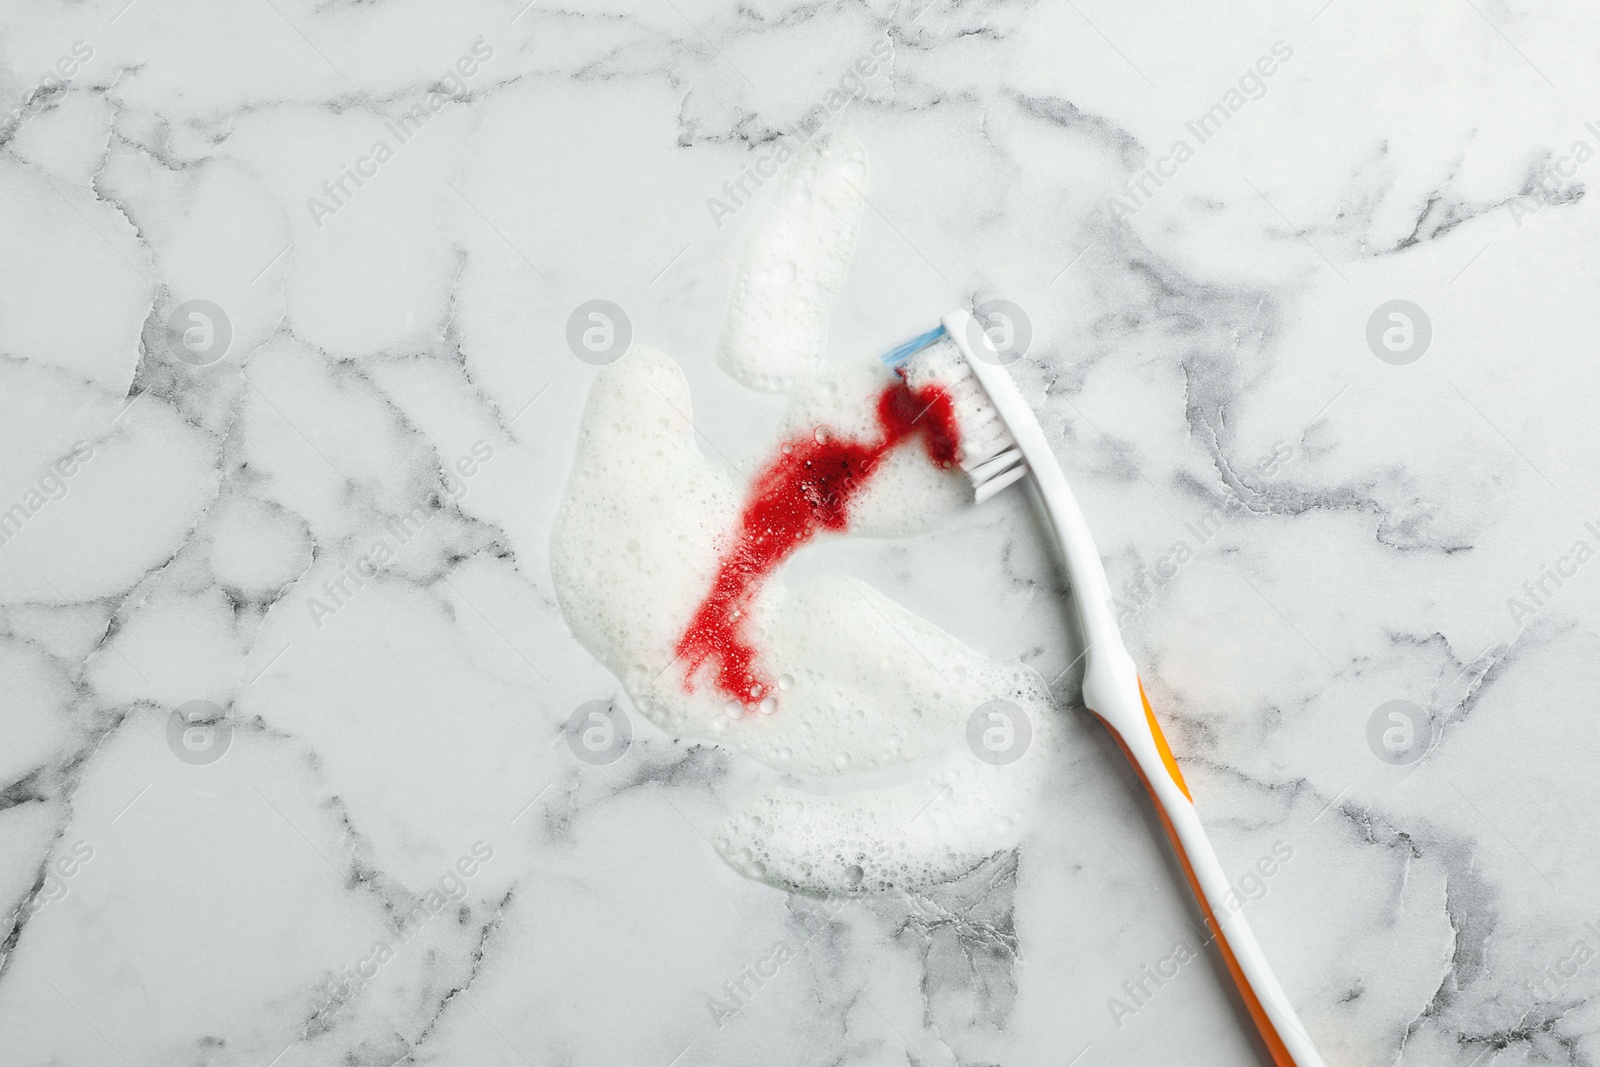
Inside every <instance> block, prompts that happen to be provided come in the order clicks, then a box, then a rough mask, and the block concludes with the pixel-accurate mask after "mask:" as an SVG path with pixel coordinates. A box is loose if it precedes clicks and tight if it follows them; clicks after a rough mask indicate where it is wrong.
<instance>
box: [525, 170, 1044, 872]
mask: <svg viewBox="0 0 1600 1067" xmlns="http://www.w3.org/2000/svg"><path fill="white" fill-rule="evenodd" d="M862 158H863V157H862V153H861V150H860V148H859V146H857V145H855V144H854V143H853V142H843V143H841V142H838V141H836V142H835V143H834V144H833V145H832V146H828V147H825V148H824V149H823V150H821V151H818V152H816V153H814V154H811V155H809V156H803V157H801V158H798V159H796V161H795V162H794V163H793V164H792V169H793V173H792V175H791V178H790V180H789V184H788V185H787V186H786V187H785V188H783V189H781V190H779V191H778V192H779V195H778V197H777V199H776V204H775V207H774V212H773V215H772V216H771V217H770V218H769V219H767V220H766V221H765V222H763V223H762V224H761V225H760V226H759V227H758V228H757V230H756V232H755V233H754V235H753V236H752V238H751V242H750V247H749V249H748V251H747V254H746V257H745V260H744V264H743V267H742V270H741V275H740V279H739V282H738V285H737V287H736V295H735V298H734V301H733V307H732V310H731V312H730V316H729V321H728V323H727V326H726V329H725V330H724V334H723V347H722V353H721V362H722V365H723V366H724V368H725V369H727V370H728V371H729V373H731V374H733V375H734V376H735V377H736V378H738V379H739V380H740V381H742V382H744V383H745V384H747V385H749V386H751V387H753V388H760V389H771V390H777V391H781V392H784V393H786V394H787V395H788V396H789V398H790V407H789V411H788V413H787V415H786V417H785V422H784V425H783V426H782V427H780V428H779V432H778V435H777V436H776V437H775V438H774V444H773V446H772V448H773V450H775V449H776V447H777V441H778V440H780V439H782V438H783V437H787V436H788V435H790V434H793V433H798V432H811V431H812V430H813V429H814V428H815V427H817V426H828V427H833V428H834V429H835V430H836V431H837V432H844V433H851V434H857V435H862V436H869V435H874V434H875V433H876V428H875V425H874V423H873V421H872V404H873V402H874V401H875V399H876V396H877V394H878V393H879V391H881V389H882V388H883V387H884V385H886V384H887V383H888V381H889V380H890V379H889V378H888V375H887V372H886V371H885V370H884V369H883V368H882V367H881V366H880V365H879V364H878V363H877V362H876V360H874V359H873V358H872V357H871V355H870V354H867V353H863V354H862V355H861V356H858V357H855V358H853V359H850V360H843V361H838V362H837V363H830V362H827V361H825V360H824V359H823V356H822V353H823V338H824V336H825V334H826V330H827V317H828V316H827V309H828V307H829V306H830V304H831V302H832V299H833V297H834V295H835V294H836V293H837V291H838V288H839V286H840V285H841V284H842V283H843V279H844V276H845V273H846V270H847V267H848V261H849V257H850V254H851V251H852V248H853V244H854V239H855V231H856V227H857V225H858V224H859V219H860V210H861V205H860V197H859V194H858V193H857V192H856V190H855V188H854V187H853V186H852V185H851V183H850V181H848V180H847V178H846V173H847V172H846V169H845V168H846V167H848V166H849V165H850V164H852V163H854V164H857V165H858V166H859V164H860V162H861V161H862ZM856 173H858V174H859V169H858V170H857V172H856ZM775 265H792V266H793V270H792V271H791V270H788V269H787V268H786V269H784V270H781V271H780V270H777V269H775ZM692 417H693V410H692V404H691V399H690V397H689V393H688V387H687V384H686V382H685V379H684V376H683V373H682V371H681V370H680V369H679V367H678V366H677V364H676V363H674V362H673V361H672V360H671V359H669V358H668V357H667V356H665V355H663V354H661V353H659V352H656V351H654V350H651V349H648V348H644V347H637V348H636V349H635V350H634V351H632V352H630V353H629V354H628V355H627V356H626V357H624V358H623V359H622V360H620V361H618V362H617V363H615V364H612V365H611V366H610V367H607V368H605V369H604V370H603V371H601V372H600V374H599V376H598V377H597V379H596V381H595V384H594V387H593V389H592V391H591V393H590V396H589V400H588V403H587V406H586V408H585V410H584V415H583V420H582V425H581V428H580V431H579V443H578V453H577V459H576V461H575V464H574V468H573V472H572V477H571V480H570V482H569V484H568V487H567V491H566V494H565V497H564V498H563V501H562V505H561V510H560V513H559V515H558V516H557V519H556V523H555V528H554V530H553V534H552V539H551V569H552V572H553V574H554V577H555V584H556V591H557V595H558V598H559V600H560V603H561V606H562V610H563V612H564V613H565V616H566V618H567V621H568V624H569V625H570V626H571V628H572V630H573V633H574V634H575V635H576V636H577V637H578V639H579V640H580V641H581V642H582V643H583V644H584V646H585V647H586V648H588V649H589V650H590V651H591V652H592V653H593V654H594V655H595V656H596V657H597V658H598V659H599V660H601V662H603V663H604V664H606V666H607V667H609V668H610V669H611V670H612V671H613V672H614V673H615V674H616V675H617V676H618V678H620V679H621V680H622V683H623V685H624V688H625V689H626V691H627V693H628V695H629V696H630V697H631V698H632V700H633V702H634V705H635V707H637V708H638V710H639V711H641V712H642V713H643V714H645V715H646V716H648V717H649V718H650V719H651V720H652V721H654V722H655V723H656V724H657V725H659V726H661V727H662V728H663V729H665V730H668V731H670V732H672V733H674V734H677V735H678V736H681V737H685V738H695V739H701V740H710V741H714V742H716V743H717V744H720V745H724V746H727V747H728V748H730V749H733V750H735V751H738V752H740V753H743V754H744V755H746V756H748V757H749V758H751V759H754V760H757V761H759V762H760V763H762V764H765V765H766V766H768V767H770V768H773V769H775V770H779V771H784V772H788V773H791V774H795V775H799V776H807V777H810V778H837V777H838V776H845V775H852V774H860V773H863V772H871V771H875V770H878V769H882V768H886V767H894V766H905V765H908V764H917V766H918V768H919V773H918V775H917V776H916V777H915V778H914V779H913V780H912V781H910V782H907V783H903V784H899V785H893V786H887V787H878V788H871V789H866V790H862V791H859V792H840V791H831V792H830V795H815V794H812V793H808V792H805V791H802V790H797V789H777V790H774V791H772V792H769V793H767V794H766V795H763V796H761V797H759V798H757V799H755V800H754V801H753V802H751V803H750V804H748V805H747V806H746V807H745V808H744V809H743V810H742V811H740V812H739V813H738V814H736V815H735V816H734V817H732V818H730V819H729V820H728V822H727V823H726V824H725V825H724V826H723V827H722V828H721V830H720V831H719V832H718V833H717V835H716V844H717V847H718V848H719V850H721V851H722V853H723V854H724V855H725V856H726V857H727V858H728V860H729V862H730V863H732V864H734V865H735V866H736V867H738V868H739V869H741V870H743V871H745V872H746V873H747V874H749V875H751V876H753V877H758V878H762V879H765V880H767V881H769V882H772V883H773V884H776V885H780V886H783V887H786V888H794V889H801V890H806V891H813V892H841V893H850V892H863V891H870V890H875V889H887V888H915V887H918V886H924V885H927V884H929V883H932V882H937V881H940V880H943V879H947V878H950V877H953V876H955V875H958V874H960V873H961V872H963V871H965V870H967V869H969V868H970V867H971V866H972V865H973V864H975V863H977V862H979V861H980V860H981V859H983V858H984V857H985V856H988V855H991V854H993V853H994V852H996V851H999V850H1002V849H1005V848H1009V847H1012V846H1013V845H1015V843H1016V842H1017V840H1018V838H1019V835H1020V833H1021V832H1022V827H1023V824H1024V821H1025V815H1026V812H1027V810H1028V809H1029V807H1030V804H1029V801H1028V798H1029V796H1030V795H1031V793H1032V791H1033V790H1034V789H1035V788H1036V786H1037V784H1038V782H1039V781H1040V779H1041V777H1042V773H1043V770H1044V767H1045V766H1046V764H1047V763H1048V751H1049V749H1050V747H1051V746H1050V744H1049V739H1050V738H1051V737H1053V736H1054V730H1053V729H1052V723H1053V709H1052V707H1051V703H1050V700H1049V697H1048V695H1047V693H1046V690H1045V687H1044V685H1043V684H1042V682H1041V681H1040V680H1039V679H1038V677H1037V676H1036V675H1034V674H1033V672H1031V671H1029V670H1026V669H1025V668H1020V667H1018V666H1016V665H1015V664H1003V663H996V662H993V661H990V660H988V659H986V658H985V657H983V656H981V655H979V654H978V653H976V652H975V651H973V650H972V649H970V648H967V647H966V646H964V645H962V644H961V643H960V642H958V641H956V640H955V639H954V638H952V637H951V636H950V635H948V634H946V633H944V632H943V631H941V630H939V629H938V628H937V627H934V626H932V625H931V624H929V623H927V622H925V621H924V620H922V619H920V618H918V617H917V616H915V615H912V614H911V613H909V612H907V611H906V610H905V609H903V608H901V607H900V606H899V605H897V604H895V603H894V602H892V601H890V600H888V599H887V598H885V597H883V596H882V595H880V594H878V593H877V592H876V591H874V590H872V589H871V588H869V587H867V586H866V585H864V584H862V583H859V582H856V581H852V580H848V579H845V578H824V579H822V580H819V581H814V582H809V583H806V584H804V585H800V586H796V587H792V588H791V587H789V586H787V585H786V584H785V583H784V582H783V580H782V574H781V570H780V572H779V574H778V575H775V576H773V577H772V578H771V579H770V580H769V581H768V582H767V583H766V585H765V586H764V587H763V591H762V593H761V595H760V596H759V597H758V598H757V599H756V601H755V602H754V606H753V609H752V611H751V618H750V619H749V620H748V631H747V632H748V635H749V636H750V637H751V638H752V643H753V644H754V646H755V647H756V648H757V649H758V650H759V652H760V656H761V660H760V663H761V668H762V672H763V673H764V674H766V675H767V676H768V677H770V678H773V679H779V680H780V681H779V685H778V690H779V691H778V692H777V693H776V694H771V695H770V697H769V699H771V700H772V702H773V704H774V705H775V706H774V707H772V708H770V709H768V708H761V709H757V710H755V711H754V713H751V714H744V713H743V709H740V708H738V707H737V705H735V706H734V711H735V713H736V714H737V715H738V717H737V718H735V717H731V716H730V715H729V714H728V708H729V704H730V700H729V697H728V695H727V694H724V693H721V692H719V691H717V690H716V689H715V687H714V685H713V683H712V681H711V679H710V676H709V673H710V672H708V671H703V672H702V673H701V674H700V675H698V676H697V679H696V680H697V683H698V685H697V687H696V688H695V689H693V690H692V691H690V690H688V689H686V687H685V677H684V665H683V664H682V663H679V662H676V659H677V657H676V653H675V648H676V645H677V643H678V640H679V638H680V637H681V635H682V633H683V630H684V628H685V626H686V624H687V622H688V620H689V618H690V617H691V615H692V614H693V612H694V611H695V609H696V607H697V606H698V605H699V604H700V602H701V600H702V599H703V598H704V596H705V595H706V593H707V591H708V590H709V588H710V585H711V581H712V576H713V574H714V573H715V570H716V568H717V564H718V559H719V554H720V553H721V552H722V551H723V550H725V549H726V547H727V545H728V544H729V541H730V538H731V536H732V533H733V530H734V527H735V523H736V521H737V517H738V514H739V509H740V507H741V505H742V503H743V501H744V497H745V492H746V485H745V484H744V482H743V481H742V480H741V481H739V482H737V483H736V482H735V480H734V478H733V476H731V475H730V474H728V473H726V472H725V470H724V469H722V468H721V467H719V466H718V465H716V464H714V463H713V462H711V461H710V460H708V459H706V458H705V457H704V456H703V455H702V453H701V452H700V449H699V448H698V446H697V444H696V441H695V432H694V429H693V426H692V425H691V423H690V421H689V420H690V419H691V418H692ZM763 458H765V457H763ZM969 499H970V490H969V489H968V488H967V486H966V484H965V479H964V477H963V476H962V475H961V473H960V472H959V471H955V470H940V469H937V468H935V467H934V466H933V465H932V464H931V463H930V462H929V461H928V460H927V458H926V456H925V455H924V454H923V453H922V451H921V450H920V449H919V448H917V447H916V446H915V445H914V444H908V445H907V446H905V447H902V448H899V449H897V450H895V451H894V452H893V453H892V454H891V456H890V458H889V459H888V460H886V461H885V462H884V463H882V464H880V466H879V468H878V469H877V470H876V471H875V472H874V474H873V478H872V481H871V482H870V483H869V487H868V489H867V490H866V491H865V492H864V493H863V494H862V495H861V497H860V498H859V499H858V500H857V501H856V502H855V505H854V506H853V507H852V509H851V512H850V515H851V531H852V533H866V534H869V535H902V534H905V533H909V532H912V531H915V530H918V529H923V528H926V527H927V526H928V525H929V524H930V523H932V522H934V521H936V520H937V519H939V518H941V517H943V516H945V515H948V514H949V513H950V512H951V511H952V510H953V509H955V508H957V507H961V506H965V504H966V502H967V501H968V500H969ZM929 580H930V581H931V580H934V576H931V575H930V576H929ZM996 698H1003V699H1006V700H1009V701H1012V702H1014V704H1015V705H1016V707H1017V708H1018V709H1020V714H1021V715H1022V716H1023V717H1024V718H1025V719H1026V720H1027V724H1028V726H1029V727H1031V729H1032V733H1033V740H1032V743H1031V745H1030V747H1029V748H1028V750H1027V751H1026V752H1025V753H1024V754H1023V755H1022V756H1021V758H1020V759H1018V760H1017V761H1016V762H1013V763H1009V764H1007V765H1004V766H992V765H990V764H988V763H985V762H983V761H981V760H980V759H979V758H978V757H977V756H976V755H974V753H973V752H972V751H971V749H970V747H969V744H968V729H969V720H970V719H971V718H972V716H973V713H974V711H975V710H976V709H978V708H979V707H980V706H981V705H984V704H985V703H986V702H988V701H991V700H993V699H996ZM762 711H769V712H770V713H767V714H762V713H761V712H762ZM924 764H926V765H927V766H924Z"/></svg>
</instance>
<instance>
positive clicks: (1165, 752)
mask: <svg viewBox="0 0 1600 1067" xmlns="http://www.w3.org/2000/svg"><path fill="white" fill-rule="evenodd" d="M1139 698H1140V699H1141V700H1143V701H1144V713H1145V717H1146V718H1147V719H1148V720H1149V722H1150V732H1151V733H1153V734H1155V738H1156V749H1157V750H1158V751H1159V752H1160V753H1161V762H1162V763H1163V764H1164V765H1165V766H1166V769H1167V773H1168V774H1170V775H1171V776H1172V780H1173V781H1174V782H1175V783H1177V786H1178V788H1179V789H1181V790H1183V795H1184V796H1185V797H1186V798H1188V800H1189V802H1190V803H1191V804H1192V803H1194V798H1193V797H1190V796H1189V787H1188V786H1187V785H1185V784H1184V781H1183V773H1182V772H1181V771H1179V770H1178V761H1177V760H1175V759H1173V757H1172V750H1171V749H1170V748H1168V747H1167V739H1166V738H1165V737H1164V736H1162V733H1161V727H1160V726H1158V725H1157V724H1156V716H1155V712H1153V711H1151V710H1150V699H1149V698H1148V697H1146V696H1145V695H1144V683H1143V682H1140V683H1139ZM1095 718H1097V719H1100V722H1101V723H1102V724H1103V725H1104V726H1105V728H1106V730H1107V731H1108V732H1109V733H1110V734H1111V736H1112V737H1113V738H1115V739H1116V742H1117V747H1118V748H1120V749H1122V754H1123V755H1124V756H1126V757H1128V762H1129V763H1131V764H1132V765H1133V769H1134V772H1135V773H1137V774H1138V775H1139V781H1141V782H1143V783H1144V787H1145V790H1146V791H1147V792H1148V793H1149V794H1150V799H1151V800H1153V801H1155V804H1156V814H1157V815H1159V816H1161V825H1162V827H1163V828H1164V829H1165V830H1166V831H1167V840H1169V841H1171V842H1172V850H1173V851H1174V852H1176V853H1177V854H1178V862H1179V863H1180V864H1181V865H1182V866H1183V875H1184V877H1185V878H1187V879H1188V880H1189V888H1190V890H1191V891H1193V893H1194V899H1195V900H1196V901H1198V902H1199V904H1200V910H1201V912H1202V913H1203V914H1204V916H1205V920H1206V926H1207V927H1208V928H1209V929H1210V930H1211V934H1212V936H1213V937H1215V938H1216V941H1217V947H1218V948H1220V949H1221V950H1222V962H1223V963H1225V964H1227V967H1228V974H1229V975H1230V976H1232V978H1233V985H1234V988H1236V989H1237V990H1238V991H1239V996H1240V998H1241V999H1242V1000H1243V1001H1244V1007H1245V1010H1246V1011H1247V1012H1249V1013H1250V1021H1251V1022H1253V1023H1255V1027H1256V1032H1257V1033H1258V1034H1260V1035H1261V1040H1262V1041H1263V1042H1264V1043H1265V1044H1266V1046H1267V1054H1268V1055H1269V1056H1271V1057H1272V1063H1273V1065H1274V1067H1296V1064H1295V1062H1294V1057H1293V1056H1291V1055H1289V1050H1288V1048H1286V1047H1285V1046H1284V1043H1283V1038H1282V1037H1280V1036H1279V1035H1278V1028H1277V1027H1276V1026H1274V1025H1273V1024H1272V1019H1271V1017H1270V1016H1268V1015H1267V1009H1266V1008H1264V1007H1262V1005H1261V998H1260V997H1258V996H1256V991H1255V989H1254V987H1252V986H1251V985H1250V979H1249V978H1247V977H1246V976H1245V973H1244V968H1243V967H1241V966H1239V960H1238V957H1236V956H1235V955H1234V954H1233V947H1232V946H1231V945H1229V944H1228V938H1227V936H1226V935H1224V934H1223V932H1222V924H1221V923H1219V922H1218V921H1217V916H1216V913H1215V912H1214V911H1212V910H1211V902H1210V901H1209V900H1207V899H1206V894H1205V890H1204V889H1202V888H1201V886H1200V879H1199V878H1198V877H1196V876H1195V873H1194V867H1193V866H1192V865H1191V864H1190V863H1189V854H1188V853H1187V852H1186V851H1184V848H1183V842H1182V841H1181V840H1180V839H1179V838H1178V828H1177V827H1175V826H1173V825H1172V817H1171V816H1170V815H1168V814H1167V807H1166V805H1165V804H1163V803H1162V802H1161V797H1160V796H1159V795H1157V793H1156V791H1155V789H1154V788H1153V787H1152V786H1151V785H1150V779H1149V778H1148V777H1146V776H1145V773H1144V768H1143V767H1141V766H1139V761H1138V760H1137V759H1135V758H1134V756H1133V751H1132V750H1131V749H1129V748H1128V743H1127V742H1126V741H1124V740H1123V739H1122V735H1121V734H1119V733H1117V731H1116V728H1115V727H1114V726H1112V725H1111V724H1110V723H1109V722H1106V720H1105V719H1102V718H1100V715H1099V714H1098V713H1096V714H1095Z"/></svg>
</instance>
